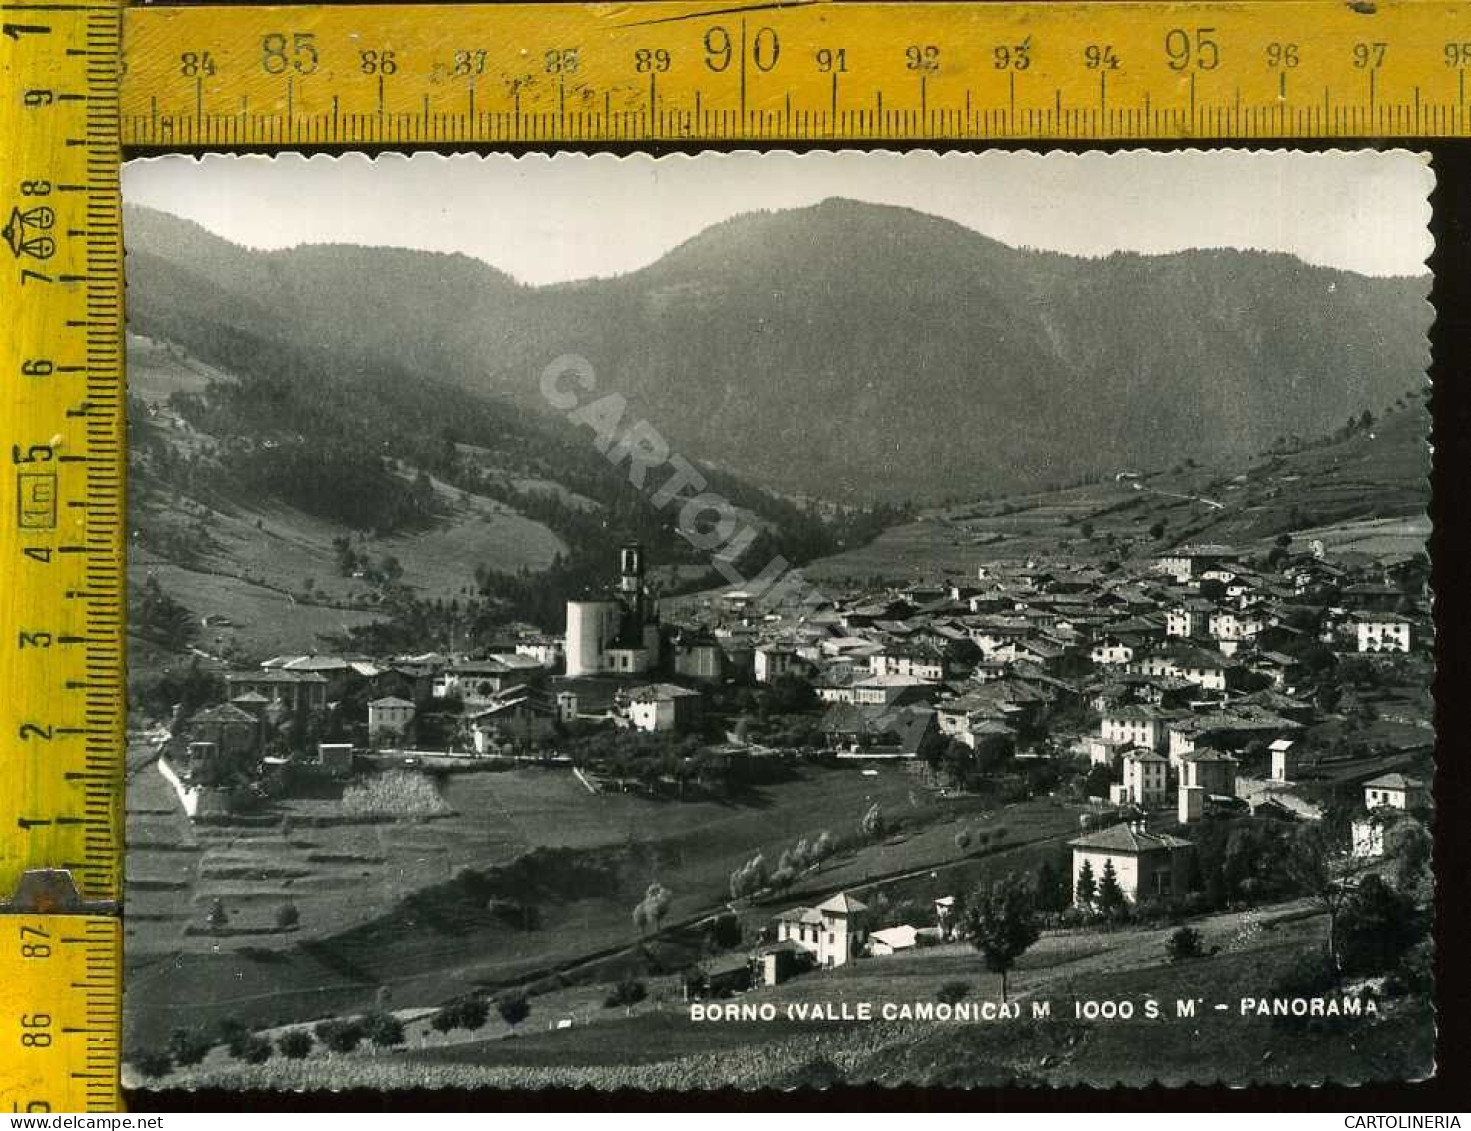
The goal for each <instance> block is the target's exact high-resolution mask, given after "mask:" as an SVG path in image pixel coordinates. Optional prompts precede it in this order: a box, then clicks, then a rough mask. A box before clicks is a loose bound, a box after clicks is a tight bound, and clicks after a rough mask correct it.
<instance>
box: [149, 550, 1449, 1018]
mask: <svg viewBox="0 0 1471 1131" xmlns="http://www.w3.org/2000/svg"><path fill="white" fill-rule="evenodd" d="M1286 541H1287V540H1286V539H1282V540H1279V542H1278V543H1277V544H1276V545H1274V547H1273V548H1272V550H1271V551H1270V552H1268V553H1265V554H1260V555H1248V554H1244V553H1241V552H1238V551H1235V550H1233V549H1231V548H1230V547H1226V546H1213V545H1190V546H1182V547H1178V548H1174V549H1170V550H1168V551H1165V552H1162V553H1159V554H1157V555H1155V556H1152V557H1149V558H1142V559H1140V560H1139V564H1138V566H1137V567H1134V566H1132V565H1130V564H1122V565H1121V564H1119V563H1117V562H1110V563H1108V565H1107V568H1103V567H1094V566H1088V565H1082V564H1079V563H1078V562H1077V561H1075V560H1059V561H1056V562H1048V561H1043V560H1028V561H1006V562H991V563H987V564H986V565H984V566H979V567H977V569H976V571H975V575H974V577H972V578H969V579H966V580H964V581H961V580H956V581H955V582H954V583H952V584H949V585H944V586H939V585H931V586H905V587H883V588H864V589H855V590H851V591H846V592H835V593H833V594H831V595H827V594H824V595H823V596H824V599H823V601H822V603H821V604H819V605H816V606H815V607H814V606H813V605H812V604H811V603H810V602H809V603H808V604H806V605H804V606H802V607H800V608H775V609H767V608H765V607H763V606H762V604H761V603H760V600H759V597H760V594H759V593H752V592H748V591H739V590H726V591H721V592H717V593H711V594H703V595H696V596H694V597H683V598H677V599H674V600H671V601H667V602H659V601H657V600H656V599H655V598H654V596H653V595H652V594H651V592H650V587H649V585H648V583H647V581H646V577H645V573H646V564H645V561H644V554H643V549H642V547H640V546H638V545H636V544H629V545H626V546H624V548H623V549H622V550H621V552H620V555H619V560H618V561H617V562H616V563H610V566H616V570H610V574H611V576H610V584H609V586H608V588H607V589H606V591H603V592H598V593H592V594H587V595H585V596H582V597H579V598H578V599H576V600H571V601H569V602H568V604H567V623H566V632H565V634H564V635H562V636H549V635H547V634H545V633H540V632H537V631H535V630H534V629H532V628H531V627H530V626H525V627H524V628H520V629H518V628H516V627H515V626H508V628H507V631H506V638H505V640H504V641H503V642H501V643H498V644H496V645H494V646H492V647H487V648H483V649H479V650H477V652H476V653H475V654H473V655H444V654H438V653H435V654H417V655H394V656H382V657H378V656H366V655H341V654H333V655H327V654H313V655H295V656H276V657H270V658H267V659H265V660H264V661H263V662H261V663H260V664H259V666H258V667H255V668H251V669H241V670H234V671H230V672H228V673H227V674H226V676H225V679H224V683H223V686H224V689H225V698H224V699H223V701H219V702H212V703H209V704H207V705H203V706H197V707H195V708H194V709H192V710H190V711H189V712H188V713H187V714H183V713H182V712H181V717H179V718H176V719H175V720H174V721H173V723H172V725H171V727H170V728H169V731H168V733H167V737H166V738H165V739H164V740H163V741H162V743H161V744H160V746H159V748H158V749H159V756H158V759H157V765H158V771H159V773H160V774H161V775H162V776H163V777H164V778H165V779H166V780H167V781H168V783H169V784H170V786H171V787H172V788H173V790H174V792H175V793H176V794H177V797H178V799H179V803H180V804H181V805H182V807H183V809H184V811H185V812H186V813H187V814H188V816H189V818H190V819H191V820H192V821H194V822H196V823H198V824H199V825H201V826H205V827H207V826H208V825H209V824H210V823H211V822H226V823H228V822H231V821H249V820H251V819H252V818H251V817H250V814H251V813H252V812H256V811H259V810H261V809H263V808H264V809H269V807H270V806H271V805H272V804H273V802H274V801H275V800H277V799H281V798H283V797H289V796H290V795H291V794H292V793H293V792H294V791H298V792H300V791H304V792H306V793H312V792H314V791H315V792H318V793H320V791H321V790H322V789H323V788H324V787H325V788H326V790H327V791H328V793H329V794H330V793H331V792H332V791H333V790H341V791H342V792H343V795H344V796H346V795H348V794H351V793H356V794H358V795H359V796H361V795H362V794H363V793H365V792H367V790H366V789H365V787H364V784H363V783H365V782H366V783H369V784H370V785H371V783H375V782H376V783H379V784H382V785H389V783H391V786H390V787H389V788H388V789H386V790H380V791H379V793H380V795H381V794H384V793H390V794H392V793H393V792H394V790H398V791H399V792H400V793H404V792H406V794H407V797H408V800H407V802H404V801H403V799H402V798H401V797H390V799H389V800H388V801H381V800H380V802H379V804H380V805H381V806H382V810H381V812H377V813H375V812H373V811H372V810H371V809H363V808H362V807H361V805H360V806H359V808H358V809H357V810H356V811H357V812H358V813H359V815H366V816H368V817H373V816H378V817H389V816H398V817H411V818H412V817H416V816H418V817H423V816H426V815H429V816H432V815H433V814H432V811H429V810H426V811H425V812H418V813H416V812H415V811H414V810H413V808H412V806H413V805H414V804H415V800H414V799H415V798H416V797H417V796H418V794H417V792H416V790H415V789H413V788H410V789H408V790H407V791H404V790H403V789H402V787H403V786H404V785H405V783H408V784H409V785H412V784H413V783H415V782H416V781H419V780H421V779H422V778H423V775H426V774H435V773H441V774H442V773H450V774H466V773H474V772H476V771H479V770H483V771H492V770H494V769H496V768H502V767H506V766H516V767H522V768H530V767H536V768H540V769H541V770H542V771H543V772H545V773H562V774H570V775H573V776H574V777H575V779H576V781H577V782H578V783H579V786H580V787H581V788H583V789H585V790H586V791H587V793H588V794H589V795H592V796H597V795H600V794H603V795H610V794H611V795H623V794H630V793H631V794H637V795H641V796H644V797H649V798H660V799H663V800H665V801H666V802H668V803H670V804H675V805H677V804H679V803H680V802H681V801H682V800H686V799H694V798H705V799H710V798H715V799H718V800H724V799H730V798H737V797H739V795H740V793H741V791H742V790H746V789H750V788H752V787H756V786H760V785H762V784H765V783H780V782H782V781H783V780H785V779H786V778H788V777H790V776H792V775H793V774H794V773H795V772H796V768H797V767H800V766H802V765H806V764H812V765H817V764H821V765H824V766H828V767H842V766H846V767H848V768H849V769H850V771H851V772H852V773H854V774H858V775H870V776H872V775H875V774H877V773H878V772H879V770H878V769H877V768H882V769H883V770H884V771H885V772H893V771H895V770H896V769H897V770H899V771H900V772H902V773H904V774H906V775H907V777H908V778H909V779H910V780H912V781H913V782H914V783H915V784H916V785H917V786H918V787H920V788H922V789H925V790H928V791H930V792H932V793H933V794H934V795H936V796H938V797H942V798H943V797H952V798H955V797H965V796H969V795H979V796H982V797H984V798H987V799H988V800H990V801H993V802H994V803H995V804H998V805H1003V806H1005V805H1009V804H1012V803H1018V802H1024V801H1025V800H1026V799H1029V798H1034V797H1039V796H1042V795H1047V796H1050V797H1053V798H1054V799H1056V798H1058V797H1066V798H1068V799H1070V801H1071V802H1073V803H1075V804H1076V806H1077V810H1078V814H1079V815H1078V816H1077V817H1076V818H1075V819H1076V821H1077V825H1081V827H1080V828H1079V827H1077V826H1076V825H1075V830H1074V835H1070V836H1065V838H1063V840H1062V843H1063V844H1064V845H1065V847H1066V850H1067V860H1068V868H1069V872H1068V874H1067V875H1066V876H1063V877H1058V878H1057V879H1056V880H1055V885H1056V888H1055V891H1054V893H1053V895H1052V904H1051V905H1052V909H1053V911H1054V912H1057V911H1065V912H1066V915H1064V916H1063V917H1062V918H1059V919H1056V921H1057V922H1061V923H1068V922H1073V923H1076V922H1087V921H1090V920H1091V919H1094V918H1097V917H1100V916H1102V915H1104V914H1105V913H1107V914H1109V915H1111V914H1112V913H1113V912H1114V911H1115V910H1125V911H1127V909H1128V908H1130V907H1136V908H1140V909H1143V908H1146V907H1159V906H1161V905H1169V906H1172V907H1184V906H1189V905H1190V904H1189V902H1188V901H1189V900H1190V899H1192V898H1194V899H1195V900H1196V901H1197V902H1196V904H1195V906H1197V907H1200V908H1209V907H1211V906H1221V905H1223V904H1224V902H1225V901H1224V900H1223V899H1222V898H1221V897H1220V896H1219V893H1217V895H1216V897H1215V898H1214V899H1213V900H1210V901H1206V902H1201V900H1202V898H1203V893H1202V892H1201V889H1202V888H1203V887H1205V886H1208V885H1209V884H1210V883H1212V882H1215V881H1213V880H1211V879H1208V878H1207V877H1206V876H1205V875H1204V874H1203V873H1202V870H1201V867H1200V863H1199V861H1198V860H1197V859H1196V856H1197V853H1196V845H1195V830H1197V829H1200V830H1209V829H1210V828H1211V826H1212V823H1213V822H1215V821H1218V820H1219V819H1221V818H1229V817H1238V816H1250V817H1254V818H1263V819H1271V820H1273V821H1275V822H1281V823H1283V824H1284V825H1286V824H1313V823H1324V822H1329V823H1332V824H1333V825H1334V827H1335V833H1334V835H1335V836H1337V837H1338V838H1339V839H1340V840H1346V846H1347V847H1348V848H1349V849H1350V855H1351V857H1352V858H1354V859H1358V860H1360V861H1368V860H1373V859H1374V858H1376V857H1378V856H1380V855H1382V854H1383V853H1384V851H1385V847H1384V846H1385V841H1386V837H1385V830H1386V829H1387V828H1390V827H1392V826H1393V825H1394V823H1395V822H1396V821H1397V820H1399V819H1400V818H1402V817H1405V816H1408V815H1409V814H1412V813H1413V814H1416V815H1418V816H1420V817H1422V818H1423V817H1425V816H1426V810H1427V808H1428V806H1429V804H1430V800H1429V797H1430V794H1429V788H1428V785H1427V771H1428V767H1429V759H1430V749H1431V736H1430V732H1429V729H1428V727H1429V721H1428V716H1427V714H1426V712H1427V708H1426V706H1425V703H1424V701H1423V698H1422V697H1421V696H1418V695H1417V694H1416V692H1415V689H1416V688H1417V687H1423V686H1424V685H1425V681H1426V678H1427V677H1426V675H1425V673H1426V672H1427V671H1428V665H1429V658H1428V644H1429V640H1428V634H1429V631H1430V629H1429V623H1430V622H1429V618H1428V615H1427V612H1426V601H1427V594H1426V585H1427V579H1426V575H1425V570H1424V567H1423V562H1420V561H1417V560H1415V559H1409V560H1406V561H1403V562H1390V563H1385V562H1379V561H1374V562H1363V561H1361V562H1358V563H1353V564H1344V563H1335V562H1333V561H1331V560H1329V559H1328V558H1327V557H1326V555H1324V554H1323V552H1322V550H1321V547H1310V548H1308V549H1307V550H1306V551H1305V552H1296V551H1293V550H1292V549H1290V547H1289V545H1287V544H1284V543H1286ZM398 804H407V805H408V806H409V808H408V809H397V808H395V806H396V805H398ZM817 819H820V814H815V815H814V820H817ZM870 821H872V822H873V823H874V824H876V825H882V823H883V816H882V815H881V814H880V813H879V812H878V805H877V804H875V805H874V806H873V808H872V809H871V810H870V811H869V812H868V813H866V814H865V817H864V827H865V832H869V833H872V834H873V835H874V836H875V837H880V836H881V835H882V829H881V828H875V829H869V828H868V825H869V823H870ZM1028 831H1029V830H1028V829H1027V828H1025V827H1018V828H1016V829H1015V830H1014V835H1015V836H1016V837H1017V838H1022V837H1025V836H1026V835H1027V834H1028ZM963 836H964V837H968V836H969V834H964V833H962V834H957V838H956V846H957V848H966V849H968V848H969V847H970V846H969V845H968V844H963V843H962V841H961V839H960V838H961V837H963ZM1000 837H1001V834H998V836H997V841H998V843H999V841H1000ZM830 839H831V838H830V836H829V835H828V834H827V833H824V834H823V836H822V838H820V839H819V838H813V840H812V842H810V843H809V842H808V841H807V840H803V841H802V842H801V843H800V844H799V845H798V846H796V847H795V849H794V850H793V851H792V852H791V853H790V854H788V853H783V858H782V860H781V862H780V863H779V864H777V863H775V862H773V863H767V862H766V861H764V860H762V859H760V857H759V854H758V856H757V858H754V859H752V860H750V861H748V862H747V863H746V864H745V865H744V866H743V867H742V868H741V869H739V870H738V871H737V872H735V873H733V874H732V876H731V884H730V893H729V895H730V898H731V901H732V902H731V903H730V904H729V905H728V906H729V907H730V908H731V909H737V910H738V909H740V907H741V906H742V904H748V903H750V902H751V901H752V900H753V898H754V897H758V896H759V897H761V898H763V899H764V900H766V901H769V900H770V899H771V898H772V897H773V895H779V893H780V892H781V891H783V890H786V889H790V888H792V887H793V886H794V885H795V886H797V887H803V885H804V883H806V884H807V885H809V886H810V884H811V883H812V880H813V876H814V875H815V874H817V873H819V872H820V869H821V866H822V863H823V861H824V859H825V858H826V857H828V856H829V855H831V854H832V853H833V852H834V851H835V846H833V845H832V844H829V843H827V842H828V841H830ZM1264 883H1265V881H1264ZM1247 886H1250V885H1249V882H1248V885H1247ZM658 887H659V885H658V884H657V883H655V884H653V885H652V886H651V888H650V894H649V896H648V899H647V901H646V904H645V903H641V904H640V909H642V913H643V915H644V921H643V922H642V923H641V927H643V928H647V929H652V930H654V931H657V930H658V929H659V928H660V927H661V925H662V923H663V918H664V915H665V913H666V910H667V904H668V898H667V893H665V894H664V895H663V896H660V895H658V894H657V893H656V892H655V890H654V889H655V888H658ZM820 887H821V885H819V888H820ZM804 890H805V889H804ZM1057 892H1061V895H1060V896H1059V895H1057V894H1056V893H1057ZM964 896H965V893H964V892H960V891H955V892H951V891H945V892H943V893H940V894H938V895H936V894H934V893H932V894H931V895H930V896H929V897H928V898H925V899H920V900H914V899H910V900H909V901H907V902H906V903H904V904H903V911H904V912H905V917H904V918H903V921H893V920H894V918H895V916H894V915H893V914H889V915H887V916H885V915H883V914H877V913H875V910H874V909H871V908H870V906H869V905H868V903H866V902H865V898H867V899H871V898H872V895H871V894H867V893H865V898H859V897H858V896H857V895H855V894H853V893H852V892H850V891H848V890H836V891H832V892H830V893H829V894H827V895H826V897H825V898H821V899H814V900H813V901H812V902H811V903H810V904H799V905H796V906H791V907H789V908H786V909H784V910H780V911H778V912H777V913H776V914H775V915H774V916H772V917H771V918H770V919H769V921H767V922H766V923H765V924H764V925H763V926H761V927H759V928H757V929H756V930H755V931H754V932H749V931H748V932H746V934H745V935H744V937H743V936H742V933H741V932H740V931H739V929H737V930H736V931H735V940H738V941H736V943H735V945H733V946H731V947H730V948H729V949H725V950H719V949H717V950H716V952H715V953H713V954H711V955H709V956H708V957H706V958H705V959H703V960H701V961H699V962H697V963H694V964H693V965H691V966H690V968H689V969H688V970H687V971H686V972H685V974H684V975H683V976H682V979H681V983H680V984H681V987H682V988H681V993H682V995H683V996H684V997H685V998H686V999H687V1000H715V999H719V998H723V997H728V996H729V995H731V994H733V993H742V992H745V991H747V990H749V989H751V988H752V987H754V986H761V985H765V986H776V985H780V984H782V983H784V982H786V981H788V980H789V979H791V978H793V977H796V976H798V975H800V974H802V973H803V972H804V971H807V970H812V969H814V968H817V969H833V968H837V967H842V966H845V965H847V964H850V963H853V962H855V961H857V960H859V959H868V958H883V957H885V956H892V955H897V954H901V953H905V952H911V951H914V950H916V949H919V948H924V947H927V946H937V945H942V944H946V943H951V942H954V941H955V940H956V939H957V938H958V937H959V935H958V926H957V917H958V914H959V912H960V911H961V906H960V902H961V901H963V899H964ZM226 902H227V901H222V900H216V901H215V904H216V905H215V906H212V907H211V908H210V924H209V925H208V926H206V927H204V928H201V929H202V930H203V931H204V932H205V933H209V932H210V931H211V930H214V929H218V928H219V927H221V926H222V924H223V923H224V922H225V920H226V919H227V917H228V916H230V915H231V914H232V909H231V908H229V907H228V906H226ZM640 909H636V910H635V919H636V921H638V916H639V914H640ZM292 910H293V912H294V907H293V908H292ZM885 910H889V909H888V908H885ZM722 914H724V912H722V910H721V909H719V908H716V909H715V910H714V911H712V912H711V913H710V915H709V916H708V917H707V922H713V921H714V920H715V919H716V918H718V917H719V916H720V915H722ZM1067 916H1071V917H1072V918H1071V919H1069V918H1068V917H1067ZM748 917H749V916H748ZM279 925H281V926H283V927H291V926H294V923H293V922H288V921H286V920H283V921H282V923H281V924H279ZM190 929H191V930H193V929H195V928H192V927H191V928H190Z"/></svg>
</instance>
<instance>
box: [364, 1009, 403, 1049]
mask: <svg viewBox="0 0 1471 1131" xmlns="http://www.w3.org/2000/svg"><path fill="white" fill-rule="evenodd" d="M363 1034H364V1036H366V1037H367V1038H368V1041H369V1043H370V1044H372V1045H373V1047H374V1048H380V1049H391V1048H397V1047H398V1046H399V1045H401V1044H403V1043H404V1027H403V1022H402V1021H400V1020H399V1019H398V1018H397V1017H395V1016H394V1015H393V1014H391V1013H389V1012H387V1011H386V1010H380V1011H375V1012H373V1013H369V1014H368V1015H367V1016H365V1017H364V1018H363Z"/></svg>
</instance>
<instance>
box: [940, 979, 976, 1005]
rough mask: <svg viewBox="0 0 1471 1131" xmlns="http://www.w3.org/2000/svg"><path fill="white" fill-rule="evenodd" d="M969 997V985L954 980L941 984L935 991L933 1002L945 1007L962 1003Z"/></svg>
mask: <svg viewBox="0 0 1471 1131" xmlns="http://www.w3.org/2000/svg"><path fill="white" fill-rule="evenodd" d="M969 996H970V983H969V982H962V981H961V980H960V979H959V978H955V979H953V980H951V981H949V982H942V983H941V984H940V988H939V989H938V990H936V991H935V1000H936V1001H938V1002H942V1003H943V1004H945V1005H954V1004H956V1003H957V1002H961V1001H964V1000H965V999H966V998H968V997H969Z"/></svg>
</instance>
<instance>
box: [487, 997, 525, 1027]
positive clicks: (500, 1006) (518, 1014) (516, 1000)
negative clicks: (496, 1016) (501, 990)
mask: <svg viewBox="0 0 1471 1131" xmlns="http://www.w3.org/2000/svg"><path fill="white" fill-rule="evenodd" d="M495 1007H496V1010H497V1011H498V1012H499V1013H500V1015H501V1020H502V1021H504V1022H505V1023H506V1024H507V1025H509V1026H510V1027H511V1028H512V1029H514V1028H515V1027H516V1026H517V1025H519V1024H521V1022H523V1021H525V1020H526V1018H527V1017H528V1016H529V1015H530V1014H531V1003H530V1002H529V1001H527V1000H526V997H525V995H524V994H510V995H508V996H506V997H503V998H500V999H499V1000H497V1001H496V1003H495Z"/></svg>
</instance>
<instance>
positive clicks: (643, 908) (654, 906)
mask: <svg viewBox="0 0 1471 1131" xmlns="http://www.w3.org/2000/svg"><path fill="white" fill-rule="evenodd" d="M673 899H674V895H673V893H671V892H670V890H669V889H668V888H666V887H665V886H664V885H663V884H661V883H660V882H659V881H658V880H655V881H654V882H653V883H651V884H650V885H649V886H648V889H647V890H646V891H645V892H644V897H643V899H641V900H639V902H638V904H637V906H635V907H634V909H633V924H634V926H636V927H637V928H638V929H639V931H640V932H641V933H642V932H647V931H657V930H658V929H659V924H660V923H662V922H663V921H664V916H665V915H667V914H668V913H669V904H670V902H671V901H672V900H673Z"/></svg>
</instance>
